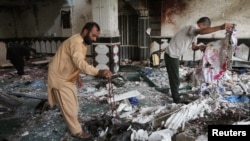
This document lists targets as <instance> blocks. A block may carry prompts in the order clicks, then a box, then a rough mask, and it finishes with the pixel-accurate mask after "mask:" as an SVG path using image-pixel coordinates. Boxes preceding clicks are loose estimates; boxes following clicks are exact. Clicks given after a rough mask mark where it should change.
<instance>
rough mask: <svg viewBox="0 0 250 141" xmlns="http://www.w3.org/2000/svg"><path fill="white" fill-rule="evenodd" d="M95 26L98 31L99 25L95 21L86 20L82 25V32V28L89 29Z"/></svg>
mask: <svg viewBox="0 0 250 141" xmlns="http://www.w3.org/2000/svg"><path fill="white" fill-rule="evenodd" d="M94 26H95V27H97V29H98V31H100V26H99V25H98V24H97V23H96V22H88V23H86V24H85V25H84V27H83V28H82V32H83V31H84V29H87V30H88V31H91V29H92V28H93V27H94ZM82 32H81V33H82Z"/></svg>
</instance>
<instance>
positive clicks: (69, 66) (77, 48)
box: [48, 22, 112, 138]
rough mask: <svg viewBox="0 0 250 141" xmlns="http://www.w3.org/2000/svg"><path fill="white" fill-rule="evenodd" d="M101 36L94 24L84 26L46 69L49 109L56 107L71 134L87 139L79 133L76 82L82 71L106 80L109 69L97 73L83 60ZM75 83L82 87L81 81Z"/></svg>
mask: <svg viewBox="0 0 250 141" xmlns="http://www.w3.org/2000/svg"><path fill="white" fill-rule="evenodd" d="M99 34H100V27H99V25H98V24H97V23H95V22H89V23H87V24H86V25H85V26H84V27H83V29H82V32H81V33H80V34H76V35H73V36H71V37H70V38H68V39H67V40H65V41H64V42H63V43H62V44H61V46H60V47H59V48H58V50H57V52H56V54H55V56H54V57H53V59H52V60H51V62H50V64H49V68H48V102H49V105H50V107H53V106H54V105H55V104H58V105H59V106H60V110H61V112H62V114H63V117H64V119H65V121H66V123H67V126H68V128H69V130H70V132H71V133H72V136H74V137H79V138H89V137H90V134H88V133H85V132H84V131H83V130H82V127H81V124H80V123H79V121H78V108H79V105H78V98H77V88H76V82H77V81H78V80H79V74H80V73H81V72H83V73H86V74H88V75H93V76H97V75H98V76H103V77H106V78H109V77H111V76H112V73H111V72H110V71H109V70H99V69H97V68H95V67H93V66H92V65H89V64H88V63H87V62H86V61H85V57H86V52H87V47H86V45H90V44H91V43H92V41H96V38H97V37H98V36H99ZM78 84H80V85H81V82H79V83H78Z"/></svg>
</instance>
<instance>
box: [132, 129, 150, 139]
mask: <svg viewBox="0 0 250 141" xmlns="http://www.w3.org/2000/svg"><path fill="white" fill-rule="evenodd" d="M130 139H131V141H147V140H148V132H147V131H145V130H142V129H139V130H137V131H135V130H133V129H132V134H131V136H130Z"/></svg>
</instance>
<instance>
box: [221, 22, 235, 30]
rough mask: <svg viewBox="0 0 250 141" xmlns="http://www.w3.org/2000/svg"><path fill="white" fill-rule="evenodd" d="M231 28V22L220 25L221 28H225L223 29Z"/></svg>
mask: <svg viewBox="0 0 250 141" xmlns="http://www.w3.org/2000/svg"><path fill="white" fill-rule="evenodd" d="M232 28H233V24H231V23H224V24H223V25H221V29H222V30H223V29H225V30H232Z"/></svg>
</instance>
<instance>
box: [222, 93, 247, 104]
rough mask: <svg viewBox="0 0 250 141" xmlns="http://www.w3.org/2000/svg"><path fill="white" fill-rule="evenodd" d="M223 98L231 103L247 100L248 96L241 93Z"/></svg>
mask: <svg viewBox="0 0 250 141" xmlns="http://www.w3.org/2000/svg"><path fill="white" fill-rule="evenodd" d="M224 99H225V100H227V101H229V102H233V103H239V102H249V98H248V97H247V96H243V95H232V96H228V97H225V98H224Z"/></svg>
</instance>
